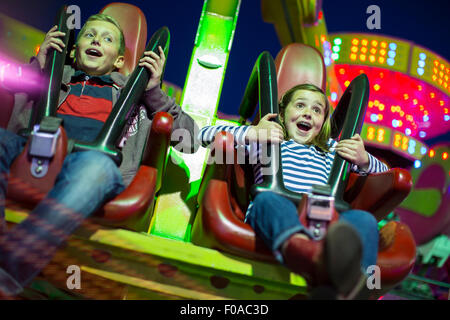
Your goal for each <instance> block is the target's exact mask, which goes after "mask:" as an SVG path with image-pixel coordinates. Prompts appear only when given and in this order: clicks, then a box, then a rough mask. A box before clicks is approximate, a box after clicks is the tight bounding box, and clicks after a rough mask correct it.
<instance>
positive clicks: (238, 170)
mask: <svg viewBox="0 0 450 320" xmlns="http://www.w3.org/2000/svg"><path fill="white" fill-rule="evenodd" d="M305 61H306V62H305ZM275 64H276V68H277V82H278V84H279V86H278V96H279V97H281V96H282V95H283V94H284V92H285V91H287V90H288V89H289V88H291V87H293V86H294V85H297V84H300V83H305V82H309V83H313V84H315V85H316V86H318V87H321V88H323V89H325V66H324V64H323V59H322V57H321V56H320V53H318V51H317V50H315V49H313V48H311V47H308V46H305V45H302V44H291V45H288V46H287V47H285V48H283V49H282V50H281V52H280V53H279V54H278V55H277V58H276V60H275ZM312 70H316V72H311V71H312ZM211 152H212V153H211V156H214V154H213V152H219V154H220V152H222V153H221V154H223V155H226V159H235V160H236V159H237V154H236V149H235V145H234V137H233V136H232V135H231V134H230V133H226V132H221V133H218V134H217V135H216V137H215V141H214V146H213V149H212V151H211ZM224 157H225V156H224ZM253 181H254V180H253V176H252V170H251V168H249V167H248V165H239V164H237V163H236V161H235V162H234V164H226V163H225V164H219V163H215V162H212V164H210V165H208V166H207V168H206V171H205V174H204V177H203V180H202V184H201V186H200V191H199V196H198V203H199V210H198V212H197V216H196V218H195V221H194V225H193V229H192V242H193V243H195V244H198V245H202V246H207V247H210V248H215V249H218V250H223V251H225V252H230V253H233V254H236V255H240V256H244V257H246V258H253V259H258V260H266V261H272V262H275V259H274V257H273V255H272V253H271V252H270V251H269V250H268V248H267V247H266V246H265V245H264V243H263V242H262V240H261V239H259V238H258V237H257V236H256V235H255V233H254V231H253V229H252V228H251V227H250V225H248V224H246V223H244V215H245V212H246V210H247V207H248V204H249V202H250V197H249V194H250V193H249V191H250V187H251V185H252V184H253ZM411 186H412V180H411V176H410V174H409V172H408V171H406V170H404V169H400V168H394V169H391V170H389V171H387V172H384V173H378V174H371V175H368V176H362V175H357V174H355V173H351V174H350V179H349V182H348V184H347V186H346V192H345V195H344V200H346V201H347V202H348V203H350V205H351V206H352V208H354V209H362V210H366V211H369V212H371V213H372V214H374V216H375V217H376V218H377V220H378V221H380V220H381V219H383V218H384V217H385V216H386V215H387V214H388V213H389V212H391V211H392V210H393V209H394V208H395V207H396V206H397V205H399V204H400V203H401V202H402V201H403V199H404V198H405V197H406V196H407V195H408V193H409V191H410V189H411ZM415 256H416V254H415V242H414V239H413V237H412V234H411V231H410V230H409V228H408V227H407V226H406V225H404V224H402V223H400V222H391V223H388V224H387V225H385V226H384V227H383V228H382V229H381V230H380V245H379V253H378V259H377V265H378V266H379V267H380V271H381V290H379V291H377V292H376V293H375V296H376V295H380V294H382V293H384V292H386V291H388V290H389V289H390V288H392V286H394V285H395V284H397V283H399V282H400V281H401V280H402V279H404V278H405V277H406V276H407V275H408V273H409V272H410V271H411V269H412V267H413V265H414V262H415Z"/></svg>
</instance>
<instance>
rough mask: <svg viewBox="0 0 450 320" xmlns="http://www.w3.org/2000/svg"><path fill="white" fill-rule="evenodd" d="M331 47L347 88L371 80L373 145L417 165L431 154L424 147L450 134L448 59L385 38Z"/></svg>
mask: <svg viewBox="0 0 450 320" xmlns="http://www.w3.org/2000/svg"><path fill="white" fill-rule="evenodd" d="M330 44H331V48H330V49H331V50H330V52H331V54H329V56H330V57H331V59H332V60H333V61H334V68H335V71H336V75H337V79H338V81H339V84H340V85H341V86H342V87H343V88H345V87H346V86H348V84H349V83H350V80H351V79H353V78H354V77H355V76H357V75H358V74H360V73H365V74H366V75H367V76H368V77H369V81H370V84H371V88H370V100H369V105H368V109H367V113H366V119H365V127H366V128H365V129H366V130H365V132H366V135H365V136H364V139H365V140H366V141H367V143H368V144H369V145H374V146H375V147H381V148H384V149H391V150H393V151H394V152H396V153H398V154H400V155H402V156H403V157H405V158H407V159H409V160H412V161H414V160H419V159H420V158H422V156H423V155H425V154H426V153H427V152H428V151H429V148H428V146H426V145H425V144H424V143H423V142H422V141H424V140H428V139H430V138H435V137H438V136H440V135H443V134H446V133H447V132H448V128H449V124H450V122H449V120H450V114H449V111H448V110H449V100H450V99H449V92H450V87H449V85H448V84H449V82H448V76H449V71H450V70H449V63H448V62H447V61H446V60H445V59H443V58H442V57H440V56H438V55H437V54H435V53H433V52H431V51H429V50H427V49H424V48H422V47H419V46H416V45H414V44H412V43H410V42H407V41H404V40H400V39H396V38H391V37H384V36H374V35H367V34H334V35H330ZM330 98H331V100H333V98H334V94H333V93H331V96H330ZM418 165H419V163H418V162H416V163H415V166H418Z"/></svg>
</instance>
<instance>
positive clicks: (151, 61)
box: [139, 46, 166, 90]
mask: <svg viewBox="0 0 450 320" xmlns="http://www.w3.org/2000/svg"><path fill="white" fill-rule="evenodd" d="M158 49H159V56H158V55H157V54H156V53H154V52H153V51H145V52H144V57H143V58H142V59H141V60H139V66H140V67H145V68H147V70H148V71H150V73H151V76H150V79H149V80H148V84H147V88H146V89H145V90H150V89H153V88H154V87H156V86H159V83H160V81H161V80H160V78H161V75H162V72H163V69H164V63H165V62H166V56H165V55H164V51H163V49H162V48H161V47H160V46H158Z"/></svg>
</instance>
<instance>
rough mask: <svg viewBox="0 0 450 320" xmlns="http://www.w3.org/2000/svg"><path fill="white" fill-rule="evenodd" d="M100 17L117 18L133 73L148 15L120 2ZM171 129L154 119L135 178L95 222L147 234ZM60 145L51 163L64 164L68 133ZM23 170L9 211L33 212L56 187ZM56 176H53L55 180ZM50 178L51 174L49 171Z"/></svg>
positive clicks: (11, 191)
mask: <svg viewBox="0 0 450 320" xmlns="http://www.w3.org/2000/svg"><path fill="white" fill-rule="evenodd" d="M101 13H105V14H108V15H110V16H112V17H113V18H115V19H116V20H117V21H118V23H119V24H120V26H121V27H122V29H123V32H124V36H125V40H126V51H125V61H126V63H125V65H124V67H123V68H122V69H121V70H120V72H121V73H122V74H124V75H128V74H130V73H131V71H133V70H134V68H135V67H136V65H137V62H138V60H139V58H140V57H141V55H142V53H143V52H144V50H145V45H146V41H147V21H146V18H145V15H144V14H143V12H142V11H141V10H140V9H139V8H138V7H136V6H134V5H131V4H127V3H117V2H116V3H111V4H109V5H107V6H106V7H104V8H103V9H102V10H101ZM0 95H2V96H3V95H6V97H7V98H9V97H12V96H11V94H9V93H7V92H5V93H4V92H3V91H1V90H0ZM2 100H3V99H2ZM3 101H5V100H3ZM6 101H7V102H8V103H9V105H8V106H9V107H10V108H7V110H10V109H12V104H13V101H12V99H9V100H6ZM2 112H3V111H2ZM7 116H8V119H9V117H10V113H7ZM2 119H3V117H2ZM1 125H2V126H5V127H6V123H5V124H3V123H1ZM172 125H173V118H172V116H171V115H170V114H168V113H165V112H160V113H158V114H156V115H155V117H154V119H153V121H152V126H151V128H150V130H149V138H148V139H147V145H146V147H145V150H143V157H142V161H141V165H140V167H139V169H138V172H137V174H136V176H135V177H134V179H133V180H132V182H131V183H130V185H129V186H128V187H127V188H126V189H125V190H124V191H123V192H122V193H121V194H119V195H118V196H116V197H115V198H114V199H112V200H111V201H109V202H107V203H106V204H105V205H104V206H103V208H101V209H100V210H98V212H96V213H95V214H94V215H93V219H94V220H96V221H97V222H100V223H101V224H105V225H111V226H120V227H124V228H128V229H131V230H135V231H144V232H146V231H147V229H148V226H149V223H150V219H151V215H152V212H153V204H154V198H155V194H156V192H157V191H158V190H159V189H160V187H161V180H162V173H163V171H164V167H165V160H166V155H167V151H168V147H169V144H170V135H171V132H172ZM58 145H59V149H60V150H59V152H57V154H55V156H54V158H53V159H52V162H57V161H59V162H60V163H61V164H62V162H63V160H64V157H65V154H66V150H67V147H66V146H67V137H66V136H65V133H63V135H62V137H61V138H60V141H58ZM138 152H139V151H138ZM16 162H17V161H16ZM28 166H29V165H28ZM56 167H58V166H56ZM22 168H23V166H22V164H21V163H20V162H17V163H15V164H13V166H12V167H11V176H12V177H15V178H12V179H10V180H9V181H8V190H7V207H11V208H19V209H25V210H30V209H32V208H33V207H34V205H36V204H37V203H38V202H39V201H40V200H41V199H42V198H43V197H44V196H45V195H46V194H47V192H48V191H49V190H50V189H51V187H52V186H53V183H50V184H44V183H42V181H40V180H39V179H36V178H34V177H32V176H31V174H30V173H29V170H22ZM24 172H25V173H24ZM57 173H58V172H55V173H53V175H54V178H56V175H57ZM49 174H51V172H50V170H49ZM53 181H54V180H53Z"/></svg>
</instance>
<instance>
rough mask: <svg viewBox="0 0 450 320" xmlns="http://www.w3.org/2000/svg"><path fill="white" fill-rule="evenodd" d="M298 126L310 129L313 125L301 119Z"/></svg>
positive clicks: (301, 128)
mask: <svg viewBox="0 0 450 320" xmlns="http://www.w3.org/2000/svg"><path fill="white" fill-rule="evenodd" d="M297 128H299V129H300V130H302V131H309V130H311V128H312V125H311V124H310V123H308V122H304V121H300V122H298V123H297Z"/></svg>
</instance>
